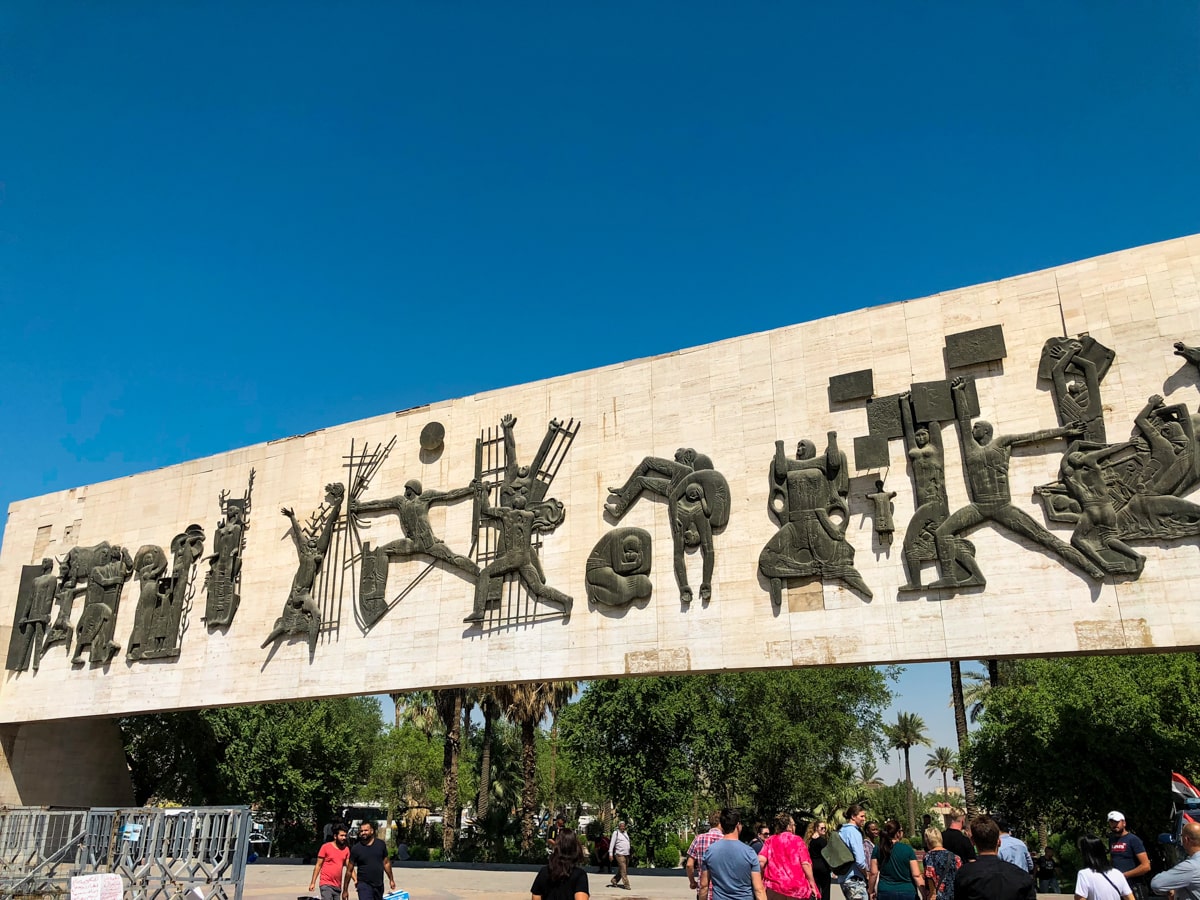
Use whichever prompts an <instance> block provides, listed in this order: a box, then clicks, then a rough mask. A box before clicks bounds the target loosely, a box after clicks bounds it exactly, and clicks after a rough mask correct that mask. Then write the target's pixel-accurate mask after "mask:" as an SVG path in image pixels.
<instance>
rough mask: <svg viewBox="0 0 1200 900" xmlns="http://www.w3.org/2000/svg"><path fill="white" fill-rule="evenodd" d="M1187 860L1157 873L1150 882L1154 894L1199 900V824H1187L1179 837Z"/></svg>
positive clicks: (1178, 898)
mask: <svg viewBox="0 0 1200 900" xmlns="http://www.w3.org/2000/svg"><path fill="white" fill-rule="evenodd" d="M1180 843H1181V844H1182V845H1183V852H1184V853H1186V854H1187V855H1188V856H1187V859H1185V860H1184V861H1183V862H1181V863H1180V864H1179V865H1177V866H1175V867H1174V868H1173V869H1168V870H1167V871H1165V872H1159V873H1158V874H1157V875H1155V876H1154V878H1153V880H1152V881H1151V882H1150V890H1152V891H1154V893H1156V894H1166V893H1167V891H1174V892H1175V900H1200V823H1197V822H1189V823H1188V824H1187V825H1184V826H1183V834H1182V835H1181V836H1180Z"/></svg>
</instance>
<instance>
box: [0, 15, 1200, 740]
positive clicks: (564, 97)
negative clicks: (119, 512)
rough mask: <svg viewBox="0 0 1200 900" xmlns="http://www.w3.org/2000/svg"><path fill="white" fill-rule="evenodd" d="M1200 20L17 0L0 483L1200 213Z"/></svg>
mask: <svg viewBox="0 0 1200 900" xmlns="http://www.w3.org/2000/svg"><path fill="white" fill-rule="evenodd" d="M1198 38H1200V11H1198V9H1197V7H1196V6H1195V4H1189V3H1182V2H1166V3H1155V4H1142V5H1139V6H1136V7H1134V6H1131V5H1129V4H1126V3H1117V2H1058V3H1051V4H1045V3H1033V2H1026V3H1022V2H1012V3H1003V4H999V3H997V4H964V3H960V2H953V3H951V2H945V3H939V2H929V3H923V4H919V5H918V4H893V3H882V2H881V3H845V4H820V5H818V4H806V3H780V2H761V3H759V2H741V3H737V4H732V3H729V4H716V3H705V2H687V3H683V2H679V3H656V2H643V3H637V4H633V3H627V4H621V3H617V4H600V3H594V2H591V3H559V4H547V3H542V4H528V3H520V2H513V3H506V4H495V3H486V4H485V3H478V2H456V3H419V4H418V3H405V2H397V3H369V2H357V3H349V4H332V3H326V4H311V3H303V2H288V3H282V2H280V3H271V2H259V3H254V4H219V3H208V4H205V3H198V2H177V3H151V2H137V0H130V2H125V3H120V4H101V3H91V2H88V3H85V2H69V0H66V2H59V3H42V2H22V0H10V2H8V3H5V4H4V6H3V8H2V9H0V111H2V113H3V118H2V119H0V122H2V123H3V125H2V127H3V139H2V140H0V312H2V313H3V318H2V321H3V322H4V326H5V327H4V329H3V334H4V336H5V338H6V340H5V341H4V347H3V352H0V384H2V385H3V388H4V389H3V391H0V459H3V460H4V465H3V468H2V469H0V504H3V506H4V507H5V508H6V507H7V504H8V503H9V502H11V501H13V500H16V499H20V498H24V497H28V496H33V495H37V494H41V493H44V492H47V491H52V490H57V489H61V488H67V487H72V486H75V485H79V484H86V483H90V482H94V481H99V480H102V479H107V478H112V477H117V476H120V475H125V474H129V473H131V472H137V471H142V470H145V469H148V468H152V467H156V466H162V465H169V464H172V463H175V462H179V461H181V460H184V459H190V458H194V457H197V456H202V455H207V454H211V453H217V452H221V451H224V450H228V449H231V448H234V447H240V446H244V445H246V444H250V443H255V442H258V441H264V440H269V439H273V438H277V437H281V436H286V435H290V434H298V433H303V432H306V431H311V430H313V429H315V428H320V427H322V426H326V425H331V424H336V423H340V422H345V421H350V420H353V419H357V418H362V417H365V416H369V415H375V414H378V413H381V412H384V411H387V410H395V409H403V408H406V407H409V406H414V405H418V404H421V403H424V402H428V401H431V400H438V399H444V398H447V397H454V396H459V395H463V394H468V393H472V392H476V391H480V390H484V389H488V388H493V387H500V386H504V385H510V384H517V383H521V382H525V381H529V380H532V379H537V378H543V377H547V376H551V375H556V374H561V373H564V372H569V371H576V370H579V369H585V368H590V367H593V366H598V365H603V364H607V363H612V362H617V361H620V360H625V359H630V358H634V357H639V356H645V355H650V354H656V353H662V352H666V351H670V350H674V349H678V348H680V347H687V346H692V345H696V344H700V343H705V342H708V341H713V340H718V339H721V338H726V337H730V336H733V335H738V334H745V333H749V332H754V331H759V330H763V329H767V328H772V327H776V326H780V325H785V324H790V323H794V322H797V321H803V320H807V319H811V318H815V317H819V316H823V315H829V314H833V313H836V312H839V311H842V310H847V309H854V308H859V307H863V306H870V305H874V304H877V303H882V302H887V301H892V300H898V299H904V298H909V297H916V296H922V295H926V294H930V293H933V292H936V291H939V290H945V289H950V288H954V287H958V286H962V285H966V284H972V283H977V282H981V281H988V280H992V279H995V278H1000V277H1004V276H1007V275H1012V274H1016V273H1020V272H1025V271H1030V270H1033V269H1038V268H1043V267H1046V266H1051V265H1055V264H1058V263H1063V262H1066V261H1070V260H1074V259H1080V258H1084V257H1088V256H1092V255H1095V254H1098V253H1103V252H1107V251H1111V250H1117V249H1121V248H1125V247H1130V246H1135V245H1138V244H1143V243H1148V242H1151V241H1155V240H1161V239H1165V238H1171V237H1176V236H1179V235H1182V234H1188V233H1192V232H1195V231H1198V230H1200V227H1198V225H1197V218H1198V215H1200V213H1198V210H1200V203H1198V202H1197V201H1198V200H1200V166H1198V165H1197V162H1198V159H1197V157H1198V151H1197V148H1198V147H1200V115H1197V113H1198V107H1200V53H1198V52H1197V50H1198V43H1200V42H1198ZM934 668H936V669H937V670H938V672H939V673H942V674H940V675H938V678H937V680H936V687H935V682H934V679H933V677H932V676H930V678H929V683H928V684H924V686H921V687H919V688H918V689H916V690H914V691H913V692H912V702H908V701H909V695H908V692H907V691H906V693H905V698H904V699H905V708H908V709H912V710H913V711H920V712H922V713H923V714H924V715H926V717H927V719H929V720H930V721H931V724H933V721H934V720H935V718H936V716H935V708H936V709H937V710H939V711H940V710H942V709H943V708H944V705H945V694H946V691H947V687H946V682H947V679H946V678H945V677H944V672H945V668H946V667H945V666H944V665H943V666H938V667H932V668H929V669H927V670H926V671H930V672H932V671H933V669H934ZM914 677H915V676H914ZM906 684H907V681H906ZM930 695H936V703H935V702H933V701H932V700H929V696H930ZM926 703H928V704H929V705H927V706H926V705H924V704H926ZM938 727H942V726H938ZM951 737H952V729H950V730H949V731H943V733H942V735H939V736H937V739H938V741H939V743H949V741H950V739H951Z"/></svg>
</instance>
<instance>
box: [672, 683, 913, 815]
mask: <svg viewBox="0 0 1200 900" xmlns="http://www.w3.org/2000/svg"><path fill="white" fill-rule="evenodd" d="M888 674H889V673H888V672H885V671H881V670H879V669H875V668H870V667H866V666H846V667H839V668H829V669H794V670H786V671H781V672H738V673H728V674H722V675H703V676H697V677H694V678H691V679H688V680H687V681H686V682H685V684H686V689H687V692H688V695H689V696H688V699H687V701H686V702H687V705H688V706H689V707H690V708H691V709H692V711H693V712H692V717H691V726H690V729H689V734H688V736H687V749H688V752H689V755H690V758H691V760H692V762H693V766H694V770H695V772H696V779H697V781H698V783H700V784H702V785H707V786H708V788H709V790H710V792H711V794H712V796H713V799H714V800H715V801H717V802H719V803H720V805H723V806H734V805H745V806H748V807H750V808H752V809H753V810H754V812H755V813H756V814H757V815H761V816H764V817H765V816H770V815H773V814H775V813H776V812H778V811H780V810H785V809H796V808H798V807H806V808H811V807H813V806H815V805H817V804H818V803H821V802H823V801H827V800H828V799H829V797H830V793H831V791H830V789H831V788H838V787H839V786H842V785H848V786H851V787H852V788H853V790H854V791H858V788H857V787H856V786H854V784H853V783H854V780H855V779H854V766H853V763H854V762H855V761H857V760H859V759H864V758H869V757H870V756H871V755H872V754H873V753H874V752H876V751H878V750H880V749H882V747H881V745H880V743H879V740H878V735H879V732H880V728H881V727H882V710H883V709H884V707H886V706H887V704H888V702H889V701H890V699H891V693H890V691H889V690H888V687H887V679H888ZM836 792H837V791H836V790H834V791H833V793H836ZM858 793H860V794H861V792H860V791H858Z"/></svg>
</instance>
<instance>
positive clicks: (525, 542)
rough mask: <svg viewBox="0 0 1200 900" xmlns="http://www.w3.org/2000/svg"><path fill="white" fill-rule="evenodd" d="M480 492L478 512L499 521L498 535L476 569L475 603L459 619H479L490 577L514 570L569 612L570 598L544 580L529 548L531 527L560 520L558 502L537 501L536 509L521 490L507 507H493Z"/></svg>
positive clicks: (537, 591)
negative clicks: (492, 549) (489, 558)
mask: <svg viewBox="0 0 1200 900" xmlns="http://www.w3.org/2000/svg"><path fill="white" fill-rule="evenodd" d="M480 494H481V496H480V515H482V516H483V517H485V518H489V519H495V520H496V521H498V522H499V524H500V537H499V540H498V547H497V553H496V557H495V559H493V560H492V561H491V562H490V563H488V564H487V565H486V566H484V568H483V571H481V572H480V573H479V578H478V580H477V581H476V583H475V604H474V606H473V608H472V609H471V613H470V614H469V615H468V616H467V617H466V618H464V619H463V621H464V622H470V623H475V622H482V621H483V617H484V613H485V612H486V610H487V602H488V596H489V594H490V593H491V592H492V583H493V581H494V580H495V579H498V578H503V577H504V576H505V575H507V574H509V573H510V572H516V573H517V577H518V578H520V579H521V582H522V583H523V584H524V585H525V587H527V588H528V589H529V591H530V592H531V593H532V594H533V595H534V596H535V597H537V598H539V599H541V600H545V601H548V602H550V603H554V604H557V605H558V606H560V607H561V608H562V611H563V612H564V613H568V614H569V613H570V612H571V606H572V604H573V603H574V601H573V600H572V598H571V597H569V596H567V595H566V594H564V593H562V592H561V591H557V590H555V589H554V588H552V587H550V586H549V585H547V584H546V574H545V572H543V571H542V564H541V561H540V560H539V559H538V556H537V553H536V552H535V551H534V549H533V534H534V531H535V530H537V531H548V530H550V529H552V528H554V527H556V526H557V525H558V524H559V522H561V521H562V504H560V503H558V502H557V501H550V502H547V503H540V504H538V505H537V507H535V509H536V511H532V510H529V509H526V507H525V493H524V492H522V491H517V492H514V493H513V495H512V504H513V505H512V506H511V507H504V506H498V507H493V506H491V505H490V504H489V503H488V498H487V492H486V491H481V492H480ZM551 509H553V510H554V512H551V511H550V510H551Z"/></svg>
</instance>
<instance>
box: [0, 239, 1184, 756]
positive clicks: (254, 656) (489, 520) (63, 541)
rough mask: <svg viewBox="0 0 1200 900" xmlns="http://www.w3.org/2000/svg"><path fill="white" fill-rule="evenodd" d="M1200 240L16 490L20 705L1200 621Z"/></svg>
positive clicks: (776, 655)
mask: <svg viewBox="0 0 1200 900" xmlns="http://www.w3.org/2000/svg"><path fill="white" fill-rule="evenodd" d="M1198 274H1200V237H1190V238H1183V239H1179V240H1174V241H1168V242H1165V243H1162V244H1156V245H1152V246H1147V247H1142V248H1138V249H1134V250H1128V251H1124V252H1120V253H1114V254H1110V255H1108V256H1103V257H1099V258H1096V259H1091V260H1087V261H1084V262H1079V263H1075V264H1071V265H1065V266H1061V267H1058V268H1056V269H1053V270H1047V271H1043V272H1037V273H1033V274H1029V275H1022V276H1019V277H1016V278H1009V279H1005V280H1003V281H998V282H994V283H991V284H985V285H980V286H976V287H970V288H965V289H962V290H956V291H950V292H947V293H943V294H938V295H936V296H932V297H925V298H922V299H918V300H911V301H907V302H903V303H893V304H890V305H887V306H882V307H877V308H873V309H864V310H861V311H857V312H852V313H847V314H844V315H840V316H836V317H833V318H828V319H822V320H819V321H815V322H808V323H804V324H800V325H795V326H792V327H788V328H781V329H778V330H776V331H771V332H767V333H763V334H754V335H749V336H746V337H739V338H734V339H731V340H726V341H721V342H719V343H715V344H711V345H708V346H704V347H697V348H693V349H689V350H681V351H679V352H675V353H669V354H666V355H663V356H659V357H655V358H652V359H641V360H634V361H631V362H627V363H623V364H621V365H615V366H609V367H607V368H602V369H597V370H594V371H589V372H581V373H577V374H573V375H567V376H564V377H560V378H552V379H549V380H546V381H541V382H537V383H534V384H527V385H522V386H519V387H513V388H507V389H504V390H497V391H493V392H489V393H484V394H479V395H476V396H471V397H464V398H461V399H458V400H452V401H446V402H441V403H435V404H431V405H429V406H426V407H421V408H417V409H411V410H406V411H403V412H399V413H388V414H385V415H380V416H377V417H375V418H371V419H367V420H364V421H360V422H354V423H351V424H348V425H343V426H339V427H336V428H327V429H324V430H322V431H318V432H313V433H311V434H306V435H300V436H298V437H293V438H288V439H284V440H279V441H272V442H270V443H266V444H260V445H257V446H253V447H248V448H245V449H242V450H236V451H233V452H230V453H225V454H221V455H219V456H215V457H210V458H207V459H201V460H196V461H194V462H189V463H185V464H183V465H178V466H172V467H170V468H165V469H160V470H156V471H152V472H145V473H142V474H139V475H134V476H130V477H127V478H121V479H118V480H115V481H110V482H105V483H102V484H94V485H89V486H87V487H80V488H76V489H73V490H69V491H62V492H58V493H54V494H49V495H46V496H43V497H36V498H33V499H29V500H24V501H20V502H17V503H14V504H12V505H11V507H10V508H9V514H8V522H7V527H6V530H5V534H4V543H3V550H2V552H0V623H2V624H0V646H3V647H5V648H6V649H7V654H8V657H7V666H6V672H5V675H4V678H3V683H2V684H0V723H8V724H10V725H15V724H17V723H29V722H37V721H42V720H55V719H66V718H85V717H112V716H117V715H122V714H128V713H138V712H149V711H162V710H173V709H186V708H193V707H203V706H209V705H227V704H241V703H256V702H265V701H274V700H285V699H296V698H306V697H325V696H333V695H341V694H353V693H361V692H363V691H370V692H389V691H400V690H409V689H417V688H430V687H442V686H454V685H469V684H482V683H494V682H513V681H526V680H542V679H560V678H577V679H588V678H602V677H611V676H624V675H638V674H655V673H665V672H701V671H712V670H723V669H752V668H771V667H787V666H805V665H828V664H871V663H884V662H913V661H924V660H945V659H950V658H960V657H972V658H973V657H1002V656H1029V655H1048V654H1069V653H1082V652H1094V651H1140V650H1146V649H1163V650H1166V649H1172V648H1196V647H1200V623H1198V622H1197V618H1196V616H1194V615H1193V614H1192V612H1191V609H1190V588H1191V586H1192V584H1193V583H1194V582H1195V580H1196V579H1197V578H1198V577H1200V552H1198V550H1197V546H1196V545H1197V540H1198V538H1200V506H1196V505H1194V504H1193V502H1192V501H1191V500H1190V499H1189V498H1190V497H1192V496H1193V490H1194V488H1195V487H1196V485H1197V484H1198V483H1200V450H1198V449H1197V448H1198V446H1200V435H1197V433H1196V432H1197V430H1200V429H1197V428H1196V427H1195V425H1194V423H1193V420H1192V415H1193V413H1194V411H1195V410H1196V409H1197V405H1198V403H1200V374H1198V371H1197V365H1196V362H1195V361H1194V360H1195V359H1200V352H1192V351H1191V350H1190V347H1189V346H1188V345H1190V344H1191V343H1193V342H1194V343H1200V292H1198V289H1197V275H1198ZM746 300H747V298H733V302H746ZM749 300H750V302H753V298H749ZM803 315H804V298H803V297H798V298H797V300H796V317H797V318H800V317H802V316H803ZM651 319H653V317H651ZM655 321H657V320H655ZM1176 342H1182V344H1183V346H1182V347H1181V348H1178V349H1177V348H1176V347H1175V344H1176ZM505 352H520V351H519V350H512V351H505V350H498V351H497V359H496V364H497V366H503V359H504V353H505ZM1160 397H1161V399H1159V398H1160ZM1152 398H1153V399H1152ZM506 417H512V418H511V419H509V418H506ZM979 420H986V421H987V422H989V423H991V424H992V425H993V426H994V431H992V432H990V433H989V432H988V429H986V428H982V427H980V426H978V424H977V423H978V421H979ZM960 429H961V431H962V433H963V435H964V436H965V439H966V443H965V444H964V443H963V441H961V440H960ZM832 433H836V435H833V434H832ZM802 441H803V442H807V443H803V444H802V443H801V442H802ZM777 442H781V444H779V449H777ZM798 445H799V448H798ZM964 450H965V451H969V452H965V453H964ZM413 480H417V481H419V482H420V484H419V485H416V484H412V483H411V482H413ZM879 482H882V483H881V484H880V483H879ZM610 488H611V489H614V490H610ZM893 494H894V496H892V495H893ZM281 509H286V510H288V511H290V512H289V513H287V514H281V512H280V510H281ZM292 516H294V518H292ZM43 560H46V562H45V563H44V564H43ZM680 566H682V569H680ZM10 743H11V741H10Z"/></svg>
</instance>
